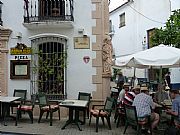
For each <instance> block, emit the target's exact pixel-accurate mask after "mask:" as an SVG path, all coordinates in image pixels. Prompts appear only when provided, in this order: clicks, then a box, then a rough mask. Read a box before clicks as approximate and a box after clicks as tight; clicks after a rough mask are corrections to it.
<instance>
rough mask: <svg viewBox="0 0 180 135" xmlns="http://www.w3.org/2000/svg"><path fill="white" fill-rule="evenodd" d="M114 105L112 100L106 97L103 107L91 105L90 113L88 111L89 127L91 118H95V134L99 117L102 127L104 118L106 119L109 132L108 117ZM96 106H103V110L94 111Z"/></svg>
mask: <svg viewBox="0 0 180 135" xmlns="http://www.w3.org/2000/svg"><path fill="white" fill-rule="evenodd" d="M113 104H114V99H113V98H110V97H107V98H106V102H105V105H93V107H92V109H91V111H90V119H89V125H90V124H91V117H92V116H94V117H96V132H98V126H99V117H101V119H102V122H103V125H104V118H106V120H107V123H108V126H109V129H110V130H111V123H110V117H111V112H112V108H113ZM96 106H103V107H104V108H103V109H98V110H97V109H95V107H96Z"/></svg>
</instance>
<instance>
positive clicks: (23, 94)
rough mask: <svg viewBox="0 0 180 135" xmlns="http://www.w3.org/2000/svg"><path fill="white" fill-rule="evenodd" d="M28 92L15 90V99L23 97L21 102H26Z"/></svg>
mask: <svg viewBox="0 0 180 135" xmlns="http://www.w3.org/2000/svg"><path fill="white" fill-rule="evenodd" d="M26 95H27V90H21V89H14V94H13V96H14V97H21V100H22V101H23V100H26Z"/></svg>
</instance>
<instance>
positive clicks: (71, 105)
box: [59, 99, 88, 131]
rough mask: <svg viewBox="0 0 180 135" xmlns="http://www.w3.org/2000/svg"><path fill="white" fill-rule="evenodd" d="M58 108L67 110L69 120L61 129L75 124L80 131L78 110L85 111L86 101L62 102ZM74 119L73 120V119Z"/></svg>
mask: <svg viewBox="0 0 180 135" xmlns="http://www.w3.org/2000/svg"><path fill="white" fill-rule="evenodd" d="M59 105H60V106H63V107H66V108H68V109H69V119H68V120H67V121H66V123H65V125H64V126H63V127H62V128H61V129H65V127H66V126H68V125H69V124H71V123H75V124H76V125H77V127H78V128H79V130H80V131H82V129H81V128H80V126H79V111H78V110H79V109H86V108H87V105H88V101H85V100H68V99H66V100H64V101H62V102H61V103H60V104H59ZM73 111H75V116H73V114H74V113H73ZM73 117H74V118H73Z"/></svg>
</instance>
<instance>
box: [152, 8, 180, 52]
mask: <svg viewBox="0 0 180 135" xmlns="http://www.w3.org/2000/svg"><path fill="white" fill-rule="evenodd" d="M150 40H151V42H152V44H153V46H157V45H159V44H164V45H172V46H174V47H177V48H180V9H178V10H175V11H173V14H172V15H171V16H170V17H169V19H168V20H167V22H166V24H165V26H164V28H163V27H161V28H159V29H158V28H156V29H155V30H154V33H153V36H152V37H151V39H150Z"/></svg>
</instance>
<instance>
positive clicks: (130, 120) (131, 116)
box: [124, 104, 152, 135]
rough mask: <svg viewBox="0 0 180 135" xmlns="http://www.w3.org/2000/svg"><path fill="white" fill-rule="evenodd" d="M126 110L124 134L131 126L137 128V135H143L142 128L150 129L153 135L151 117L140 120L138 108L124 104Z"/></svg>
mask: <svg viewBox="0 0 180 135" xmlns="http://www.w3.org/2000/svg"><path fill="white" fill-rule="evenodd" d="M124 110H125V116H126V123H125V129H124V134H125V133H126V130H127V128H128V126H129V125H131V126H135V127H137V135H141V130H142V126H146V127H149V128H150V133H151V135H152V128H151V122H150V116H147V117H143V118H138V117H137V112H136V107H135V106H131V105H127V104H124Z"/></svg>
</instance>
